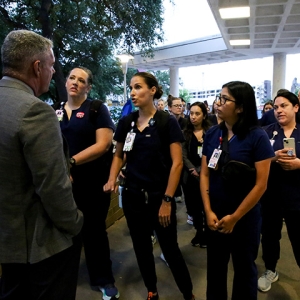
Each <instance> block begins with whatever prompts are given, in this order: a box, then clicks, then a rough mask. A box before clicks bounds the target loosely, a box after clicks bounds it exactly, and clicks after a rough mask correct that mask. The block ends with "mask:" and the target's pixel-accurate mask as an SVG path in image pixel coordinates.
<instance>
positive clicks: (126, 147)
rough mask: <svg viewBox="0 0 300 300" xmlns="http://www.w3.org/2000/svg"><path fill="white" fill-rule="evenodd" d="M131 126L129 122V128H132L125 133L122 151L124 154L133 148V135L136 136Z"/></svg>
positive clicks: (132, 123) (132, 124)
mask: <svg viewBox="0 0 300 300" xmlns="http://www.w3.org/2000/svg"><path fill="white" fill-rule="evenodd" d="M133 126H134V122H131V127H132V128H131V130H130V132H128V133H127V136H126V140H125V144H124V147H123V151H125V152H128V151H131V150H132V147H133V142H134V139H135V135H136V134H135V133H134V132H133Z"/></svg>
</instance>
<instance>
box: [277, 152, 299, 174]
mask: <svg viewBox="0 0 300 300" xmlns="http://www.w3.org/2000/svg"><path fill="white" fill-rule="evenodd" d="M289 150H292V149H281V150H278V151H276V152H275V153H276V158H277V156H278V158H277V161H276V162H277V163H279V164H280V166H281V167H282V169H283V170H286V171H290V170H296V169H299V168H300V160H299V158H297V157H296V155H295V154H294V155H288V154H287V152H288V151H289ZM277 153H278V154H277Z"/></svg>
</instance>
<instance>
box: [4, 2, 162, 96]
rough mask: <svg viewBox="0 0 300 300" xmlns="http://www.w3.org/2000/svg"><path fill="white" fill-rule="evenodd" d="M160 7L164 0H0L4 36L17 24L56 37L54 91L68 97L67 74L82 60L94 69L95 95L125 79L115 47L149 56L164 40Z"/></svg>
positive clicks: (85, 64)
mask: <svg viewBox="0 0 300 300" xmlns="http://www.w3.org/2000/svg"><path fill="white" fill-rule="evenodd" d="M162 13H163V0H84V1H83V0H69V1H64V0H61V1H58V0H18V1H6V0H0V42H1V44H2V42H3V39H4V37H5V36H6V34H7V33H8V32H9V31H11V30H15V29H28V30H33V31H35V32H37V33H40V34H42V35H43V36H45V37H48V38H50V39H52V40H53V42H54V53H55V57H56V64H55V70H56V73H55V74H54V76H53V79H54V81H55V85H54V86H55V90H54V91H53V90H51V93H53V95H51V96H52V97H56V98H57V100H60V99H62V98H64V97H65V96H66V95H65V87H64V85H65V77H66V76H67V74H68V72H69V71H70V69H71V68H73V67H74V66H78V65H83V66H85V67H87V68H89V69H91V71H92V72H93V74H94V75H95V80H94V88H93V96H94V97H96V98H100V99H104V98H105V96H106V95H107V94H109V93H110V92H119V88H120V87H121V86H122V84H123V74H122V71H121V69H120V66H119V64H118V62H117V61H116V59H115V58H114V54H115V53H116V51H120V52H122V51H123V52H127V53H133V52H134V51H141V52H142V53H143V55H145V56H147V55H148V56H149V55H150V54H151V51H152V50H153V48H154V47H155V46H156V45H157V43H158V42H160V41H162V40H163V31H162V23H163V19H162ZM115 87H117V90H115ZM121 91H122V90H121Z"/></svg>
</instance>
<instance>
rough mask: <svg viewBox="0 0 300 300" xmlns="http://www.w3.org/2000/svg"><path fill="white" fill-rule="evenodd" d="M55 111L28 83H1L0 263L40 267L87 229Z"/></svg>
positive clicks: (5, 80)
mask: <svg viewBox="0 0 300 300" xmlns="http://www.w3.org/2000/svg"><path fill="white" fill-rule="evenodd" d="M67 172H68V171H67V167H66V163H65V157H64V153H63V144H62V137H61V132H60V128H59V123H58V120H57V117H56V115H55V112H54V111H53V109H52V108H51V107H50V106H49V105H48V104H46V103H44V102H42V101H41V100H39V99H38V98H36V97H35V96H34V95H33V91H32V89H31V88H30V87H29V86H27V85H26V84H24V83H23V82H21V81H19V80H15V79H11V78H7V77H4V79H2V80H0V262H1V263H27V262H29V263H35V262H39V261H41V260H43V259H45V258H48V257H50V256H52V255H54V254H56V253H58V252H61V251H62V250H64V249H67V248H68V247H70V246H71V245H72V237H73V236H75V235H77V234H78V233H79V232H80V230H81V227H82V224H83V216H82V213H81V212H80V211H78V210H77V207H76V204H75V202H74V199H73V195H72V186H71V182H70V179H69V177H68V174H67Z"/></svg>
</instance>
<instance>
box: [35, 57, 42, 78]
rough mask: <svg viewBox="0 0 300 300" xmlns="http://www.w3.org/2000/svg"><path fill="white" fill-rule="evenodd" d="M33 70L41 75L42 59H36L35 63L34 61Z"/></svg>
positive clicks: (37, 74)
mask: <svg viewBox="0 0 300 300" xmlns="http://www.w3.org/2000/svg"><path fill="white" fill-rule="evenodd" d="M33 71H34V74H35V75H36V76H37V77H39V76H40V74H41V61H40V60H36V61H35V62H34V63H33Z"/></svg>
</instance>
